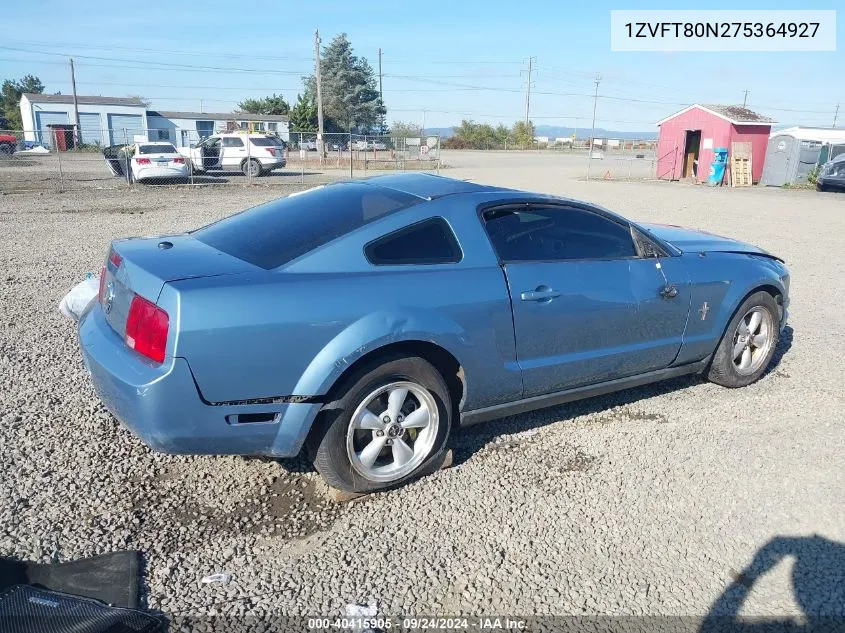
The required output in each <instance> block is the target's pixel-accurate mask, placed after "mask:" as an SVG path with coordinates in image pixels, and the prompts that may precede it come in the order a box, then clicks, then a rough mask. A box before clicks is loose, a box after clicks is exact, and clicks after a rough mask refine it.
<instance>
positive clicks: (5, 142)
mask: <svg viewBox="0 0 845 633" xmlns="http://www.w3.org/2000/svg"><path fill="white" fill-rule="evenodd" d="M11 128H12V125H11V124H10V123H9V121H8V119H5V118H4V117H0V154H14V153H15V150H16V149H17V148H18V137H17V136H15V135H14V134H12V133H11Z"/></svg>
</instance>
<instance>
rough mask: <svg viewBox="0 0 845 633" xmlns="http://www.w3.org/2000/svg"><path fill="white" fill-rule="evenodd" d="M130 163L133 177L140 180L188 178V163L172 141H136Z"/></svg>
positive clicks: (137, 180)
mask: <svg viewBox="0 0 845 633" xmlns="http://www.w3.org/2000/svg"><path fill="white" fill-rule="evenodd" d="M134 150H135V151H134V152H133V153H132V159H131V161H130V163H129V166H130V171H131V179H132V180H134V181H136V182H140V181H142V180H151V179H154V178H162V179H164V178H167V179H174V178H187V177H188V175H189V174H188V165H187V164H186V163H185V157H184V156H182V155H181V154H180V153H179V152H178V151H177V150H176V148H175V147H174V146H173V144H172V143H167V142H151V143H136V144H135V147H134Z"/></svg>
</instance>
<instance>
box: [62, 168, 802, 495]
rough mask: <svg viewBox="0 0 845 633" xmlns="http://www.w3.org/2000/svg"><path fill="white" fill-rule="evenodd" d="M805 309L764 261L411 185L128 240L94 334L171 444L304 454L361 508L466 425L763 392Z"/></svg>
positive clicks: (161, 442) (540, 208)
mask: <svg viewBox="0 0 845 633" xmlns="http://www.w3.org/2000/svg"><path fill="white" fill-rule="evenodd" d="M788 293H789V273H788V271H787V269H786V267H785V266H784V265H783V262H782V261H781V260H779V259H778V258H777V257H775V256H773V255H770V254H769V253H767V252H766V251H764V250H762V249H760V248H757V247H755V246H750V245H748V244H743V243H741V242H737V241H734V240H731V239H727V238H723V237H717V236H715V235H710V234H707V233H703V232H700V231H693V230H689V229H683V228H679V227H675V226H661V225H651V224H635V223H633V222H630V221H628V220H626V219H624V218H622V217H620V216H618V215H615V214H613V213H611V212H610V211H607V210H605V209H602V208H599V207H596V206H594V205H591V204H587V203H584V202H578V201H575V200H568V199H563V198H556V197H551V196H546V195H540V194H532V193H525V192H522V191H515V190H510V189H503V188H498V187H491V186H485V185H479V184H473V183H469V182H463V181H459V180H452V179H448V178H441V177H437V176H431V175H418V174H417V175H411V174H407V175H395V176H384V177H378V178H372V179H369V180H363V181H353V182H345V183H338V184H333V185H329V186H324V187H317V188H315V189H311V190H309V191H306V192H303V193H300V194H294V195H291V196H289V197H287V198H283V199H280V200H276V201H274V202H269V203H267V204H264V205H261V206H258V207H255V208H253V209H249V210H247V211H244V212H241V213H239V214H237V215H234V216H231V217H228V218H225V219H223V220H220V221H219V222H216V223H214V224H211V225H209V226H206V227H203V228H201V229H198V230H196V231H193V232H191V233H187V234H184V235H171V236H161V237H154V238H149V237H147V238H135V239H126V240H118V241H115V242H113V243H112V245H111V249H110V251H109V253H108V256H107V259H106V263H105V266H104V268H103V273H102V275H101V289H100V294H99V297H98V300H97V301H94V302H92V303H91V305H90V306H89V308H88V309H87V311H86V312H85V314H84V315H83V317H82V318H81V320H80V323H79V340H80V345H81V349H82V353H83V357H84V359H85V364H86V366H87V368H88V370H89V371H90V374H91V378H92V380H93V383H94V385H95V387H96V389H97V392H98V393H99V395H100V397H101V398H102V400H103V402H104V403H105V405H106V406H107V407H108V409H109V410H110V411H111V412H112V413H113V414H114V415H115V416H116V417H117V418H118V419H120V420H121V421H122V422H123V423H124V424H125V425H126V426H127V427H129V428H130V429H131V430H132V431H133V432H134V433H135V434H137V435H138V436H139V437H140V438H141V439H142V440H144V441H145V442H146V443H147V444H148V445H150V446H151V447H153V448H154V449H156V450H160V451H164V452H168V453H197V454H200V453H203V454H242V455H256V454H263V455H272V456H280V457H281V456H293V455H296V454H298V453H299V452H300V451H301V450H302V449H303V448H306V449H307V453H308V454H309V456H310V457H311V458H312V459H313V461H314V464H315V466H316V468H317V469H318V470H319V471H320V473H321V474H322V475H323V476H324V478H325V479H326V480H327V481H328V482H329V483H330V484H331V485H333V486H335V487H337V488H340V489H344V490H348V491H358V492H362V491H371V490H377V489H380V488H385V487H389V486H395V485H398V484H400V483H402V482H405V481H407V480H408V479H410V478H412V477H414V476H415V475H418V474H420V473H421V472H424V471H425V470H426V469H428V468H430V467H431V465H432V464H433V463H434V462H435V461H436V460H438V459H442V455H443V453H444V450H445V446H446V443H447V439H448V435H449V431H450V428H451V427H452V426H453V425H455V424H458V423H461V424H469V423H474V422H480V421H484V420H489V419H492V418H498V417H501V416H505V415H509V414H514V413H519V412H522V411H528V410H531V409H537V408H541V407H546V406H551V405H556V404H560V403H564V402H567V401H571V400H574V399H578V398H583V397H589V396H593V395H597V394H601V393H607V392H610V391H615V390H619V389H625V388H629V387H633V386H637V385H642V384H645V383H648V382H653V381H657V380H661V379H665V378H671V377H674V376H680V375H683V374H693V373H698V374H703V375H705V376H707V377H708V378H709V379H710V380H712V381H714V382H716V383H718V384H721V385H724V386H727V387H739V386H743V385H747V384H749V383H751V382H753V381H754V380H756V379H757V378H759V377H760V375H761V374H762V373H763V372H764V370H765V369H766V366H767V365H768V364H769V361H770V360H771V357H772V354H773V353H774V349H775V346H776V344H777V341H778V336H779V333H780V331H781V330H782V328H783V326H784V325H785V323H786V318H787V306H788V304H789V300H788Z"/></svg>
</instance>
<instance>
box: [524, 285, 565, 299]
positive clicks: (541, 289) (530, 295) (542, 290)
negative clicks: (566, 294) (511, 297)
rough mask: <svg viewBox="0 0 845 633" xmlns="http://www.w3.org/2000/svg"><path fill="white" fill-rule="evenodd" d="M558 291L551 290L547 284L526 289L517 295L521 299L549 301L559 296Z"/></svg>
mask: <svg viewBox="0 0 845 633" xmlns="http://www.w3.org/2000/svg"><path fill="white" fill-rule="evenodd" d="M559 296H560V292H559V291H557V290H552V289H551V288H549V287H548V286H537V288H535V289H534V290H526V291H525V292H523V293H522V294H521V295H520V296H519V297H520V299H522V300H523V301H551V300H552V299H554V298H555V297H559Z"/></svg>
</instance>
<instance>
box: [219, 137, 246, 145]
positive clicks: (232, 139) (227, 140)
mask: <svg viewBox="0 0 845 633" xmlns="http://www.w3.org/2000/svg"><path fill="white" fill-rule="evenodd" d="M243 146H244V142H243V139H239V138H237V137H234V136H227V137H225V138H224V139H223V147H243Z"/></svg>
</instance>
